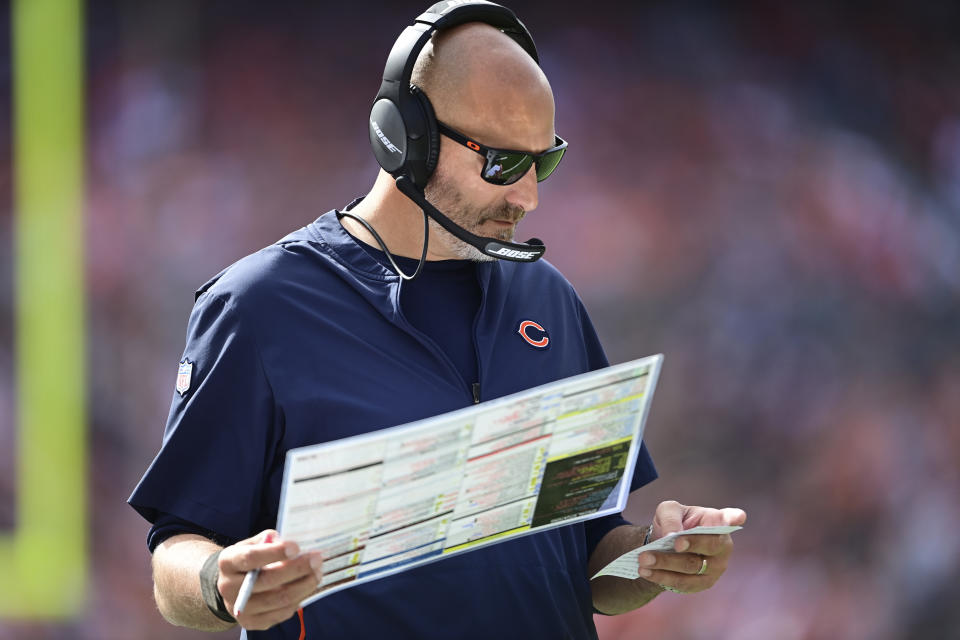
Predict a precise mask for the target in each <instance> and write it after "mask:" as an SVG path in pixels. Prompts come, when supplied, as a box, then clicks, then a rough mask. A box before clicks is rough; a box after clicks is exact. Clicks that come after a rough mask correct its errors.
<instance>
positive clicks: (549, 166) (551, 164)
mask: <svg viewBox="0 0 960 640" xmlns="http://www.w3.org/2000/svg"><path fill="white" fill-rule="evenodd" d="M565 151H566V149H565V148H564V149H557V150H556V151H553V152H551V153H548V154H547V155H545V156H543V157H542V158H540V160H539V161H538V162H537V182H543V181H544V180H546V179H547V178H548V177H550V174H551V173H553V170H554V169H556V168H557V165H558V164H560V159H561V158H563V153H564V152H565Z"/></svg>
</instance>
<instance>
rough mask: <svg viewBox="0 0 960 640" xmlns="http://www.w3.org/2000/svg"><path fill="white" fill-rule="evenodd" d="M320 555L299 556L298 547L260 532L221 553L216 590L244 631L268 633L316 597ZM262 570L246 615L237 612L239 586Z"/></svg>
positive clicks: (319, 572)
mask: <svg viewBox="0 0 960 640" xmlns="http://www.w3.org/2000/svg"><path fill="white" fill-rule="evenodd" d="M322 566H323V559H322V557H321V556H320V554H319V553H317V552H314V553H305V554H303V555H300V548H299V547H298V546H297V543H295V542H290V541H284V540H282V539H281V538H280V537H279V535H278V534H277V532H276V531H274V530H273V529H268V530H266V531H261V532H260V533H258V534H257V535H255V536H253V537H252V538H247V539H246V540H241V541H240V542H238V543H236V544H234V545H231V546H229V547H226V548H225V549H224V550H223V551H222V552H221V553H220V560H219V569H220V579H219V580H218V581H217V588H218V589H219V590H220V595H222V596H223V602H224V604H226V606H227V608H228V609H229V610H230V612H231V613H232V614H233V615H234V617H236V619H237V622H238V623H239V624H240V626H242V627H243V628H244V629H250V630H256V629H268V628H270V627H272V626H273V625H275V624H279V623H281V622H283V621H284V620H287V619H289V618H290V617H291V616H293V614H294V613H296V611H297V609H298V608H299V606H300V602H301V601H303V600H304V599H306V598H307V597H309V596H310V595H311V594H313V593H314V592H315V591H316V590H317V587H318V586H319V584H320V579H321V577H322V575H323V574H322ZM257 568H259V569H260V575H259V576H258V577H257V582H256V584H255V585H254V587H253V595H251V596H250V600H249V601H248V602H247V604H246V606H245V607H244V608H243V611H242V612H241V613H240V614H239V615H237V613H236V611H235V607H236V600H237V595H238V594H239V593H240V585H241V584H242V583H243V578H244V576H246V574H247V572H248V571H252V570H253V569H257Z"/></svg>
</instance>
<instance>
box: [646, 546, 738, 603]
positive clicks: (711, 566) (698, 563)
mask: <svg viewBox="0 0 960 640" xmlns="http://www.w3.org/2000/svg"><path fill="white" fill-rule="evenodd" d="M727 558H728V556H727V555H719V556H701V555H698V554H695V553H651V552H647V553H642V554H640V557H639V559H638V562H639V564H640V571H639V574H640V577H641V578H643V579H644V580H647V581H648V582H654V583H656V584H658V585H660V586H662V587H665V588H667V589H671V590H673V591H680V592H683V593H695V592H698V591H703V590H704V589H709V588H710V587H712V586H713V584H714V583H715V582H716V581H717V580H718V579H719V578H720V576H721V575H723V573H724V572H725V571H726V570H727ZM704 560H706V564H704ZM701 570H702V571H703V572H702V573H701Z"/></svg>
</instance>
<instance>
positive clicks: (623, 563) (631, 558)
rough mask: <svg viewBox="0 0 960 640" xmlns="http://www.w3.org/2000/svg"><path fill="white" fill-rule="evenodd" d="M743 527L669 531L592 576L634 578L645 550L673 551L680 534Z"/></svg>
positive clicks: (715, 533) (638, 574)
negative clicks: (638, 562)
mask: <svg viewBox="0 0 960 640" xmlns="http://www.w3.org/2000/svg"><path fill="white" fill-rule="evenodd" d="M739 529H743V527H739V526H715V527H693V528H692V529H685V530H684V531H676V532H674V533H668V534H667V535H665V536H663V537H662V538H658V539H656V540H654V541H653V542H650V543H648V544H645V545H643V546H642V547H637V548H636V549H633V550H632V551H627V552H626V553H625V554H623V555H622V556H620V557H619V558H617V559H616V560H614V561H613V562H611V563H610V564H608V565H607V566H605V567H604V568H603V569H600V571H598V572H597V573H596V574H595V575H594V576H593V577H592V578H590V579H591V580H593V578H596V577H598V576H616V577H618V578H627V579H629V580H634V579H636V578H639V577H640V565H639V564H637V557H638V556H639V555H640V554H641V553H643V552H644V551H667V552H673V551H674V549H673V545H674V541H675V540H676V539H677V538H678V537H680V536H691V535H722V534H724V533H733V532H734V531H737V530H739Z"/></svg>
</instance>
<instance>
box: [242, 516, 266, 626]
mask: <svg viewBox="0 0 960 640" xmlns="http://www.w3.org/2000/svg"><path fill="white" fill-rule="evenodd" d="M263 541H264V542H265V543H269V542H273V541H274V534H273V532H270V533H268V534H267V537H266V538H264V539H263ZM259 575H260V567H257V568H256V569H252V570H250V571H247V575H245V576H243V583H242V584H241V585H240V593H238V594H237V601H236V603H234V605H233V617H234V618H236V617H237V616H238V615H240V614H241V613H243V608H244V607H246V606H247V602H249V601H250V596H252V595H253V585H255V584H256V583H257V576H259Z"/></svg>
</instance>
